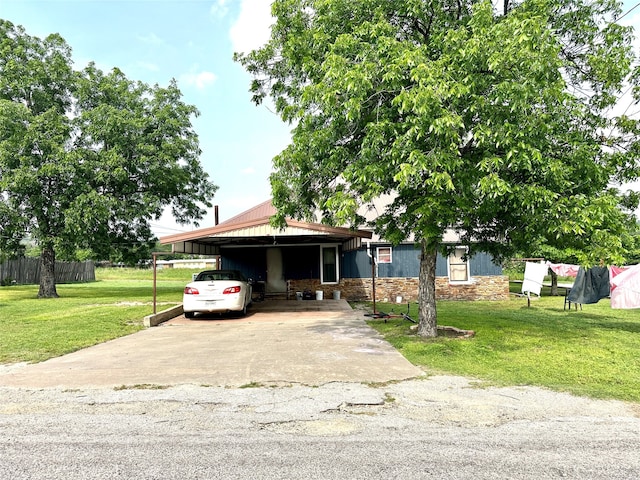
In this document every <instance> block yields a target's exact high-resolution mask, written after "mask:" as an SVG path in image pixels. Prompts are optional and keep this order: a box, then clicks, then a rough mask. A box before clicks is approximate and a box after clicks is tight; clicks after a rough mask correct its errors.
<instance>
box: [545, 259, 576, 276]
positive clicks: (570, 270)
mask: <svg viewBox="0 0 640 480" xmlns="http://www.w3.org/2000/svg"><path fill="white" fill-rule="evenodd" d="M547 265H549V268H550V269H551V271H552V272H553V273H555V274H556V275H558V276H560V277H574V278H575V277H576V275H578V270H580V266H579V265H569V264H567V263H551V262H547Z"/></svg>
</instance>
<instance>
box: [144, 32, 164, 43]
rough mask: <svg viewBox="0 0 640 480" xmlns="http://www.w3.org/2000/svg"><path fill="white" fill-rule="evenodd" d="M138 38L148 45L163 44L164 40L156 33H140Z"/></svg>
mask: <svg viewBox="0 0 640 480" xmlns="http://www.w3.org/2000/svg"><path fill="white" fill-rule="evenodd" d="M138 40H140V41H141V42H142V43H146V44H147V45H163V44H164V40H162V39H161V38H160V37H159V36H157V35H156V34H155V33H150V34H149V35H138Z"/></svg>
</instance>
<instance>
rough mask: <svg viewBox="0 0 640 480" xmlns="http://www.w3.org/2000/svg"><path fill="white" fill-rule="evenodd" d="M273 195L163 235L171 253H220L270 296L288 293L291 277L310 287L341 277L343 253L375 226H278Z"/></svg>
mask: <svg viewBox="0 0 640 480" xmlns="http://www.w3.org/2000/svg"><path fill="white" fill-rule="evenodd" d="M275 213H276V209H275V208H274V207H273V205H272V203H271V200H267V201H266V202H263V203H261V204H260V205H257V206H256V207H254V208H252V209H250V210H247V211H245V212H243V213H241V214H240V215H237V216H235V217H233V218H231V219H229V220H227V221H225V222H222V223H220V224H217V225H214V226H213V227H209V228H202V229H199V230H194V231H192V232H188V233H181V234H176V235H169V236H166V237H162V238H160V243H161V244H164V245H171V246H172V252H173V253H186V254H193V255H209V256H216V257H218V259H219V261H218V265H220V266H221V268H224V269H235V270H240V271H242V272H243V273H244V274H245V276H247V277H248V278H252V279H253V280H255V281H256V282H260V284H261V285H263V287H264V292H265V294H266V295H267V296H272V297H276V298H283V297H286V298H289V297H290V296H292V293H293V292H292V291H291V283H290V282H291V281H292V280H295V281H296V282H297V285H298V287H300V285H304V286H308V288H312V287H314V286H317V285H321V286H323V285H326V286H327V287H328V288H331V286H335V285H337V284H338V283H339V282H340V256H341V255H342V254H343V253H344V252H348V251H351V250H356V249H359V248H361V247H362V240H363V239H371V237H372V232H370V231H366V230H353V229H348V228H341V227H330V226H327V225H323V224H319V223H308V222H301V221H297V220H292V219H287V227H286V228H284V229H278V228H274V227H273V226H272V225H271V224H270V219H271V217H272V216H273V215H275Z"/></svg>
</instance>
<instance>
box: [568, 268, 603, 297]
mask: <svg viewBox="0 0 640 480" xmlns="http://www.w3.org/2000/svg"><path fill="white" fill-rule="evenodd" d="M610 293H611V286H610V283H609V269H608V268H607V267H592V268H589V269H587V270H585V269H584V268H582V267H580V270H578V275H577V276H576V281H575V282H574V283H573V287H572V288H571V292H569V295H568V296H567V300H569V301H570V302H572V303H582V304H587V303H598V302H599V301H600V299H601V298H606V297H608V296H609V295H610Z"/></svg>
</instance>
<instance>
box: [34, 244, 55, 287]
mask: <svg viewBox="0 0 640 480" xmlns="http://www.w3.org/2000/svg"><path fill="white" fill-rule="evenodd" d="M38 298H58V292H57V291H56V253H55V251H54V250H53V247H52V246H50V245H46V246H44V247H42V254H41V255H40V291H39V292H38Z"/></svg>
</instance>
